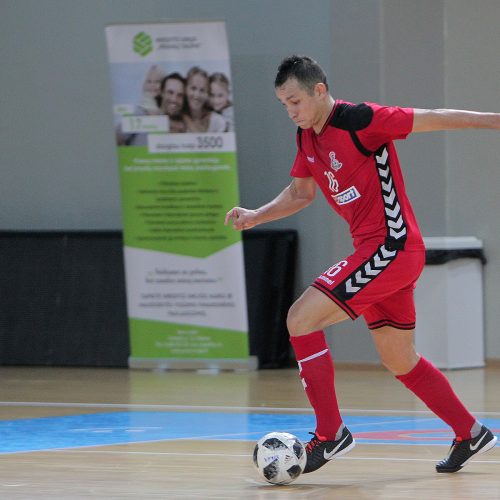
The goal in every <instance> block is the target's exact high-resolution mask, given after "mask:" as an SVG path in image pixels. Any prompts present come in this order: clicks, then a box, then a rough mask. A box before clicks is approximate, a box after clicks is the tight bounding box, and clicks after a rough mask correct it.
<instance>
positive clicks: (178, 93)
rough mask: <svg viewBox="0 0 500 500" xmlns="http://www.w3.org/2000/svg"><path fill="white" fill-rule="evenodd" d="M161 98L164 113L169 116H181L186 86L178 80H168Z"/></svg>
mask: <svg viewBox="0 0 500 500" xmlns="http://www.w3.org/2000/svg"><path fill="white" fill-rule="evenodd" d="M161 97H162V108H163V112H164V113H165V114H166V115H168V116H179V114H180V112H181V109H182V103H183V101H184V84H183V83H182V82H181V81H180V80H177V79H176V78H170V79H168V80H167V81H166V82H165V88H164V89H163V93H162V95H161Z"/></svg>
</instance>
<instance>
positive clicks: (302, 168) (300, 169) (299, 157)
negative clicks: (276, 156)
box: [290, 149, 312, 177]
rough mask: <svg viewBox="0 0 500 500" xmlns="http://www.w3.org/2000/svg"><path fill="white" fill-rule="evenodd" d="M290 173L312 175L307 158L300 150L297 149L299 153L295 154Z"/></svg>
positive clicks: (299, 175) (294, 175) (292, 174)
mask: <svg viewBox="0 0 500 500" xmlns="http://www.w3.org/2000/svg"><path fill="white" fill-rule="evenodd" d="M290 175H291V176H292V177H311V176H312V174H311V171H310V170H309V167H308V165H307V160H306V158H305V154H304V153H303V152H302V151H300V149H299V150H297V154H296V156H295V161H294V162H293V166H292V170H291V171H290Z"/></svg>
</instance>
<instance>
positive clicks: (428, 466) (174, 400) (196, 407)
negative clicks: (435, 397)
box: [0, 367, 500, 500]
mask: <svg viewBox="0 0 500 500" xmlns="http://www.w3.org/2000/svg"><path fill="white" fill-rule="evenodd" d="M447 375H448V377H449V378H450V380H451V382H452V384H453V385H454V387H455V389H456V391H457V392H458V393H459V395H460V396H461V397H462V399H463V400H464V402H465V403H466V404H467V406H468V407H469V408H470V409H471V410H472V411H474V412H475V413H477V415H478V417H479V418H480V417H481V416H489V417H492V418H497V419H499V418H500V389H499V388H500V368H499V367H496V368H489V369H487V370H486V369H485V370H482V369H476V370H460V371H453V372H447ZM0 377H1V380H2V384H1V387H0V402H1V403H0V420H2V421H5V422H0V423H4V424H6V425H7V424H8V423H10V422H15V421H19V419H33V418H41V417H57V416H64V415H84V414H97V413H99V412H114V411H116V412H118V411H119V412H123V411H138V410H141V411H150V410H154V411H165V412H171V411H177V412H182V411H197V412H199V411H204V412H206V414H207V415H208V414H213V413H214V412H215V413H217V412H218V411H224V410H226V411H232V412H240V413H241V412H243V413H246V412H253V413H255V412H258V411H259V409H261V410H262V411H266V412H269V411H275V412H278V413H279V412H280V411H281V412H285V410H284V409H287V408H289V409H291V410H290V411H291V412H300V411H301V410H300V409H303V413H305V414H310V410H309V406H308V403H307V401H306V398H305V394H304V392H303V390H302V386H301V384H300V382H299V380H298V378H297V372H296V370H295V369H290V370H278V371H270V370H269V371H265V370H264V371H259V372H250V373H244V372H241V373H230V372H223V373H214V372H205V373H190V372H163V373H162V372H146V371H129V370H116V369H108V370H106V369H75V368H73V369H71V368H70V369H55V368H17V367H16V368H7V367H3V368H0ZM336 381H337V392H338V395H339V402H340V406H341V408H342V410H343V413H344V414H345V415H363V414H370V413H371V414H378V413H380V414H397V415H413V414H415V413H416V412H425V410H426V409H425V408H424V407H423V406H422V405H421V404H420V403H419V402H417V401H416V400H415V399H414V398H413V396H412V395H411V394H410V393H409V392H407V391H406V389H404V388H403V387H402V386H401V384H399V383H398V382H397V381H395V380H394V379H393V378H392V377H391V376H390V375H389V374H388V373H386V372H385V371H383V370H381V369H378V368H372V369H366V368H358V369H352V368H347V367H340V368H339V369H338V370H337V375H336ZM270 408H273V409H274V410H269V409H270ZM285 413H286V412H285ZM422 414H425V413H422ZM9 425H10V424H9ZM5 429H7V430H5ZM5 429H4V431H5V432H6V434H4V437H3V438H1V440H5V439H10V438H9V435H8V432H7V431H8V425H7V427H6V428H5ZM311 430H313V429H311ZM102 431H103V432H105V429H103V430H102ZM23 438H24V439H26V441H27V442H28V443H29V441H30V439H32V436H31V435H30V432H29V430H28V431H27V432H26V435H25V436H24V437H23ZM1 440H0V441H1ZM2 442H5V441H1V442H0V445H1V444H2ZM253 446H254V442H252V441H237V440H229V441H223V440H203V441H200V440H192V439H191V440H190V439H170V440H165V441H155V442H142V443H130V444H121V445H108V446H93V447H77V448H67V449H52V450H45V451H36V452H26V453H2V454H0V498H2V499H66V498H67V499H83V498H106V499H127V498H137V499H163V498H165V499H177V498H178V499H181V498H183V499H189V498H203V499H246V498H248V499H268V498H269V499H285V498H286V499H288V498H294V499H295V498H297V499H299V498H310V499H328V498H334V499H336V498H338V499H403V498H406V499H410V498H415V499H416V498H419V499H420V498H427V499H434V498H436V499H440V500H444V499H453V500H456V499H474V500H475V499H488V500H491V499H500V447H496V448H495V449H493V450H491V451H490V452H488V453H487V454H484V455H480V456H479V457H478V458H477V459H476V460H475V461H474V462H471V463H470V464H469V465H468V466H467V467H466V468H465V469H464V470H463V471H461V472H459V473H457V474H451V475H441V474H437V473H435V472H434V464H435V462H436V461H437V460H439V459H441V458H442V457H443V456H445V455H446V453H447V446H400V445H373V444H371V445H368V444H358V445H357V446H356V448H355V449H354V450H353V451H352V452H351V453H350V454H349V455H347V456H346V457H342V458H340V459H338V460H335V461H334V462H332V463H331V464H328V465H327V466H325V467H324V468H322V469H320V470H318V471H317V472H315V473H313V474H307V475H304V476H301V477H300V478H299V479H298V480H297V481H296V482H295V483H293V484H292V485H289V486H285V487H276V486H272V485H267V484H266V483H263V482H262V481H260V480H259V478H258V477H257V475H256V472H255V470H254V468H253V464H252V459H251V454H252V450H253Z"/></svg>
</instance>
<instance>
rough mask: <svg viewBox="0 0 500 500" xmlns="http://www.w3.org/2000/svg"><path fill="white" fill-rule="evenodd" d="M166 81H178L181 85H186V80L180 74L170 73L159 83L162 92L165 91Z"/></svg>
mask: <svg viewBox="0 0 500 500" xmlns="http://www.w3.org/2000/svg"><path fill="white" fill-rule="evenodd" d="M167 80H179V81H180V82H181V83H182V85H186V79H185V78H184V77H183V76H182V75H181V74H180V73H177V72H176V73H170V74H169V75H167V76H165V77H164V78H163V80H162V81H161V84H160V88H161V91H162V92H163V91H164V90H165V84H166V83H167Z"/></svg>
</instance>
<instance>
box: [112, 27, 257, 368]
mask: <svg viewBox="0 0 500 500" xmlns="http://www.w3.org/2000/svg"><path fill="white" fill-rule="evenodd" d="M106 38H107V45H108V54H109V63H110V74H111V82H112V96H113V110H114V118H115V136H116V144H117V156H118V169H119V176H120V184H121V200H122V207H123V234H124V255H125V274H126V284H127V306H128V316H129V328H130V345H131V355H130V358H129V366H130V367H132V368H165V369H170V368H172V369H177V368H181V369H182V368H185V369H204V368H215V369H254V368H255V367H256V365H257V362H256V359H255V358H253V357H250V356H249V350H248V318H247V304H246V288H245V275H244V260H243V246H242V240H241V234H240V233H238V232H236V231H234V230H233V229H232V228H231V227H229V226H227V227H226V226H224V224H223V221H224V216H225V213H226V211H227V210H228V209H229V208H231V207H233V206H235V205H238V202H239V191H238V171H237V162H236V141H235V132H234V120H233V113H232V111H233V108H232V103H231V71H230V62H229V50H228V44H227V36H226V29H225V24H224V22H167V23H152V24H127V25H112V26H108V27H107V28H106Z"/></svg>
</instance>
